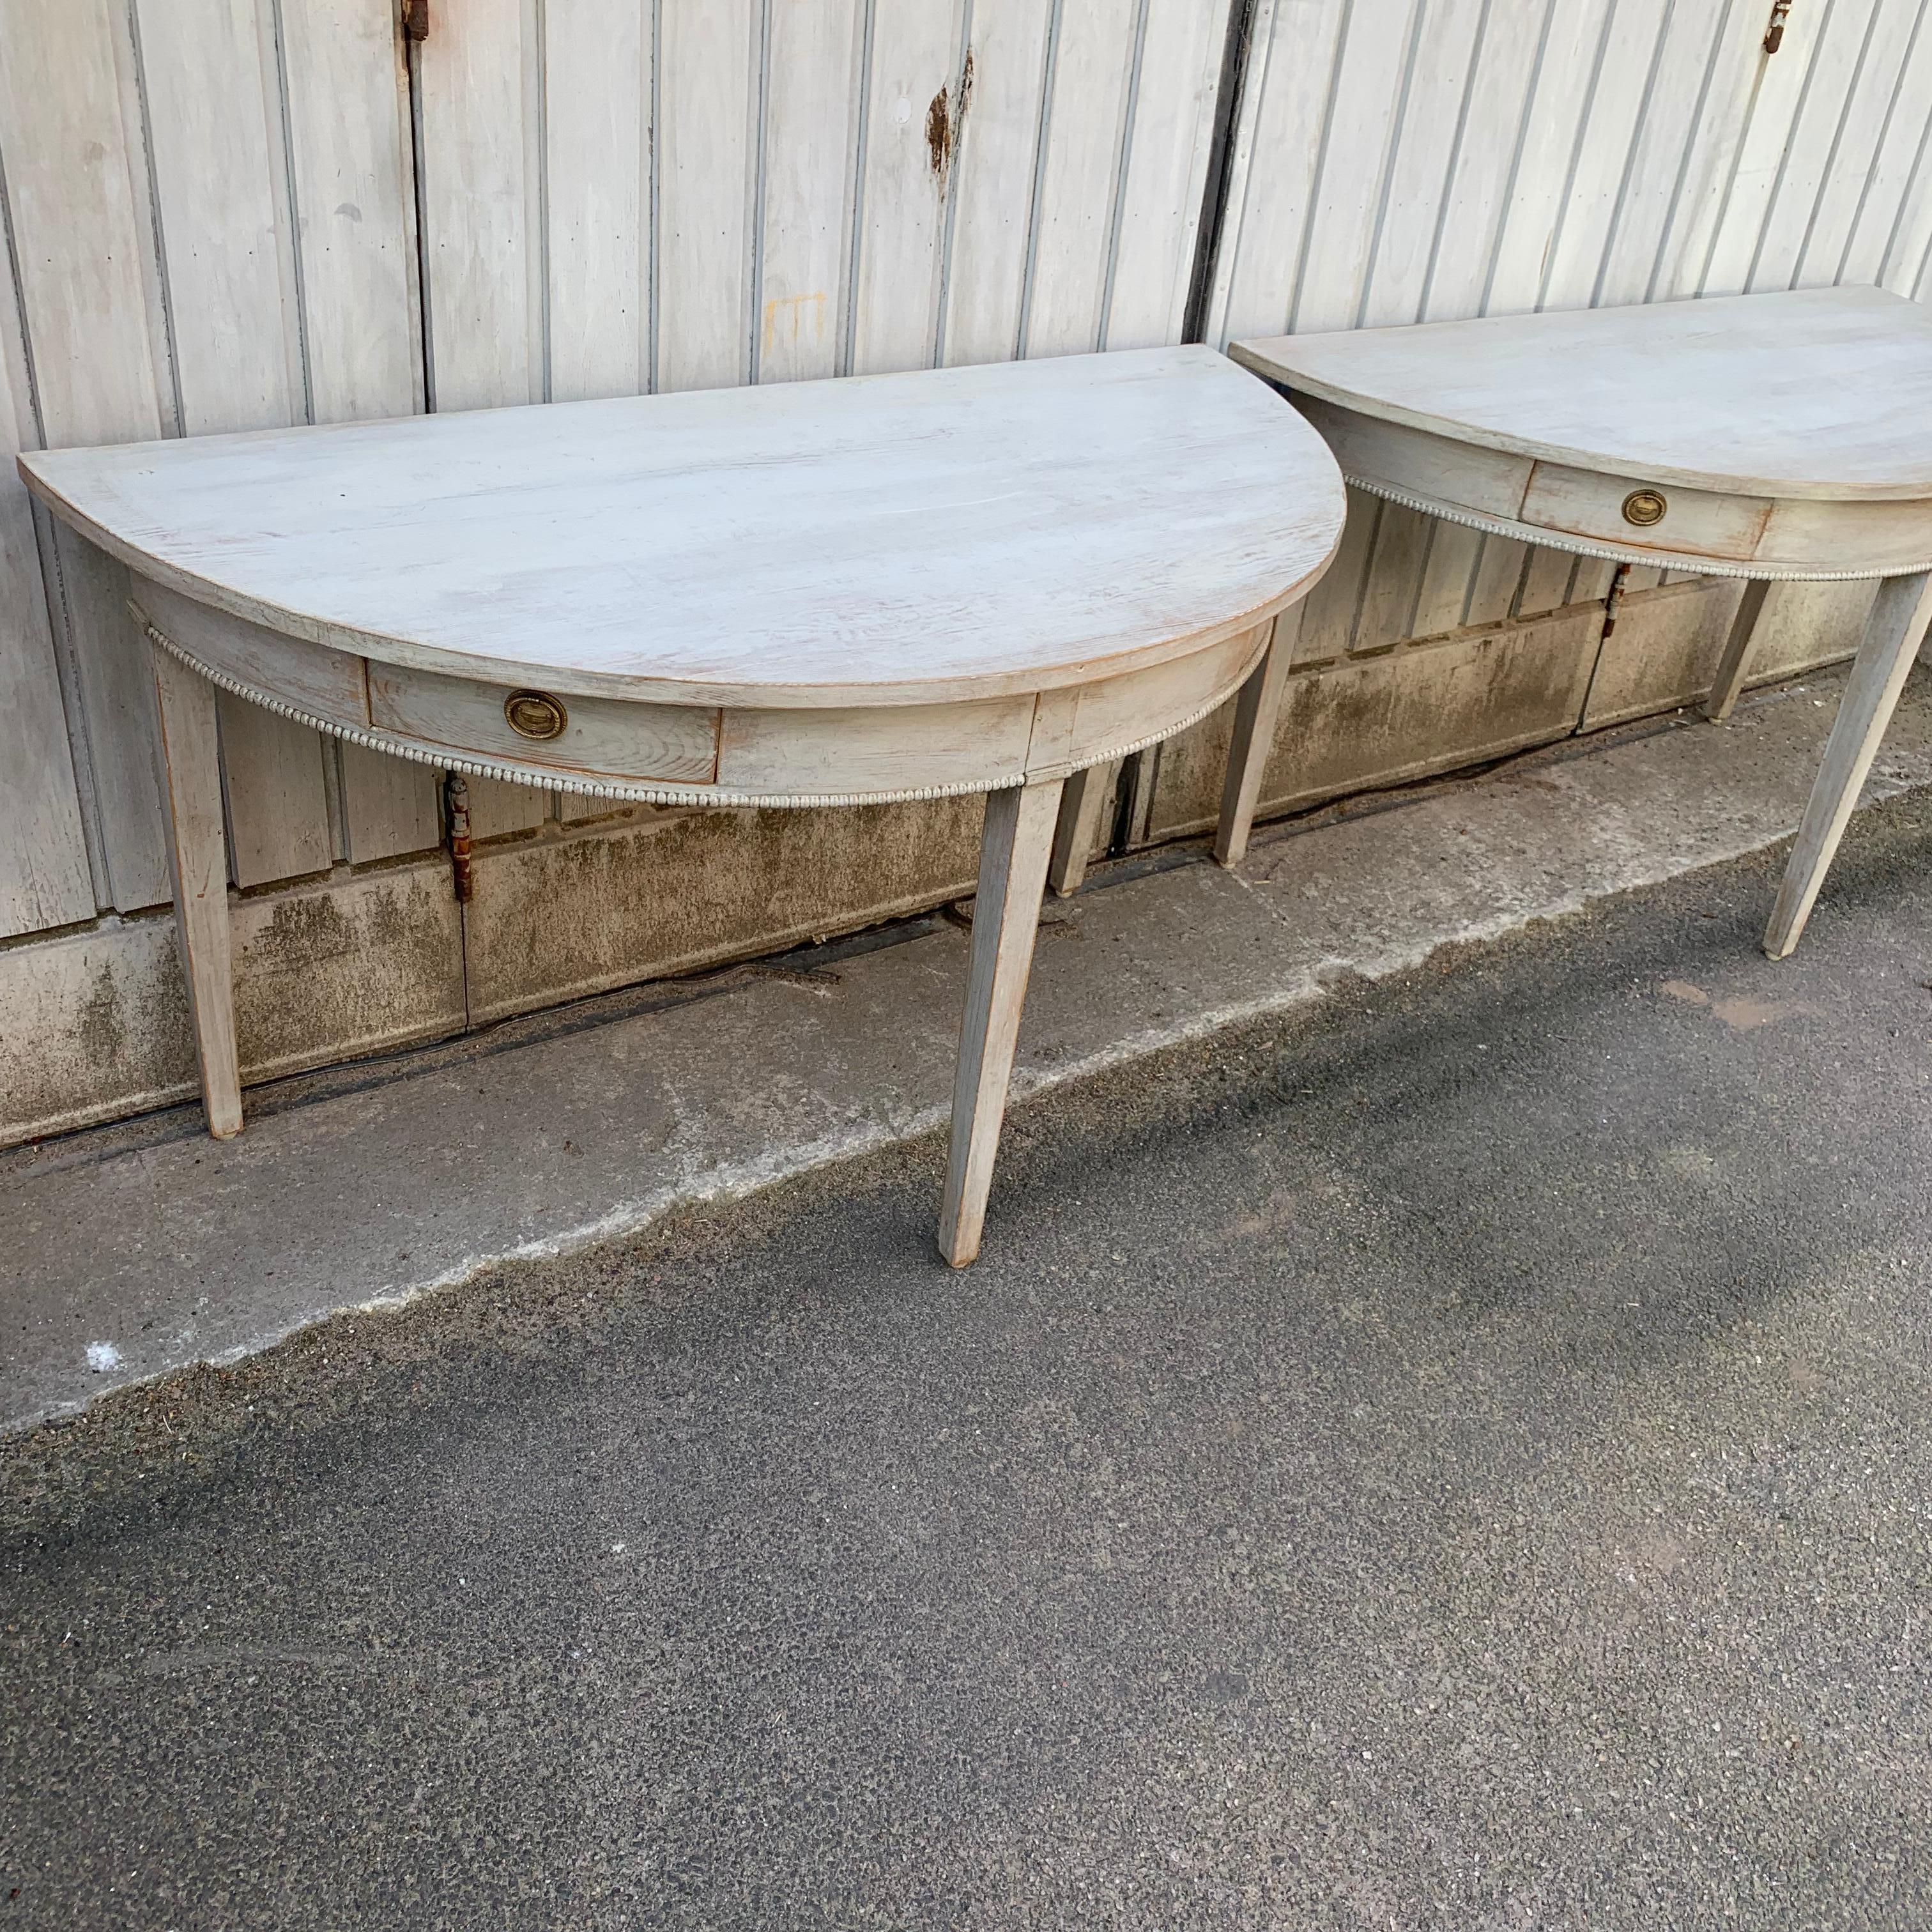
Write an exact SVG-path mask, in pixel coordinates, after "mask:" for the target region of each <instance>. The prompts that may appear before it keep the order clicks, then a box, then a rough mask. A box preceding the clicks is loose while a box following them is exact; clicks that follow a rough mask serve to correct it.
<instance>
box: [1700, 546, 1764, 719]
mask: <svg viewBox="0 0 1932 1932" xmlns="http://www.w3.org/2000/svg"><path fill="white" fill-rule="evenodd" d="M1770 588H1771V586H1770V585H1769V583H1767V582H1766V580H1764V579H1763V577H1752V578H1751V580H1750V581H1749V582H1748V583H1746V584H1745V594H1744V595H1743V596H1742V598H1739V601H1738V614H1737V615H1736V616H1735V617H1734V618H1733V619H1731V634H1730V636H1729V637H1727V638H1726V639H1725V640H1724V659H1723V661H1722V662H1721V663H1720V664H1719V665H1718V675H1717V676H1715V678H1714V679H1712V682H1711V689H1710V693H1709V695H1708V696H1707V697H1706V698H1705V700H1704V715H1705V716H1706V718H1709V720H1710V721H1711V722H1712V724H1723V723H1724V720H1725V719H1726V718H1728V717H1730V715H1731V709H1732V707H1733V706H1734V705H1735V704H1736V703H1737V701H1738V693H1739V691H1742V690H1743V688H1744V686H1745V665H1746V664H1748V663H1749V662H1750V661H1751V640H1752V638H1753V637H1754V636H1755V635H1756V634H1757V620H1758V619H1759V618H1760V616H1762V615H1763V612H1764V597H1765V592H1766V591H1768V590H1769V589H1770Z"/></svg>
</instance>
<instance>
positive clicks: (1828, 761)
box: [1764, 571, 1932, 959]
mask: <svg viewBox="0 0 1932 1932" xmlns="http://www.w3.org/2000/svg"><path fill="white" fill-rule="evenodd" d="M1928 619H1932V571H1921V572H1919V573H1918V574H1917V575H1916V576H1913V577H1888V578H1887V579H1886V580H1885V583H1884V584H1883V585H1882V586H1881V588H1880V589H1879V593H1878V601H1877V602H1876V604H1873V607H1872V613H1871V621H1870V622H1869V623H1868V624H1867V625H1866V626H1865V634H1864V642H1863V643H1861V644H1860V645H1859V646H1858V655H1857V657H1856V658H1854V659H1853V660H1852V675H1851V677H1850V679H1849V682H1847V683H1846V686H1845V694H1844V696H1843V698H1842V699H1841V700H1839V704H1838V718H1837V719H1836V721H1835V722H1834V723H1833V724H1832V735H1831V736H1830V737H1829V738H1828V739H1826V741H1825V761H1824V763H1823V764H1821V765H1820V766H1819V767H1818V776H1817V780H1816V781H1815V782H1814V784H1813V785H1812V787H1811V802H1810V803H1808V805H1806V806H1805V817H1804V818H1803V820H1802V821H1801V822H1800V823H1799V827H1798V843H1797V844H1796V846H1794V847H1793V849H1792V853H1791V862H1790V864H1789V865H1787V866H1786V868H1785V869H1784V883H1783V884H1782V885H1781V886H1779V887H1778V903H1777V904H1775V906H1773V907H1772V911H1771V923H1770V925H1769V926H1767V927H1766V929H1765V935H1764V950H1765V951H1766V953H1769V955H1770V956H1771V957H1772V959H1785V958H1787V957H1788V956H1790V953H1791V952H1792V950H1793V948H1794V947H1796V945H1797V944H1798V940H1799V935H1800V934H1801V933H1802V932H1804V930H1805V921H1806V920H1807V919H1809V918H1810V917H1811V907H1812V905H1813V904H1814V901H1816V900H1817V897H1818V888H1819V887H1820V886H1821V885H1823V883H1825V874H1826V870H1827V868H1829V866H1830V865H1831V862H1832V855H1833V854H1834V853H1835V852H1836V851H1837V850H1838V841H1839V840H1840V839H1841V838H1843V836H1844V831H1845V826H1846V822H1847V820H1849V818H1850V817H1851V815H1852V807H1853V806H1854V805H1856V804H1857V803H1858V791H1859V788H1860V787H1861V786H1862V785H1863V784H1864V781H1865V775H1866V774H1867V772H1869V771H1870V769H1871V762H1872V760H1873V757H1876V755H1877V752H1878V748H1879V740H1880V739H1882V738H1883V737H1884V736H1885V727H1886V725H1888V724H1890V723H1891V714H1892V712H1893V711H1894V709H1896V708H1897V704H1898V694H1899V693H1900V691H1903V689H1904V688H1905V680H1906V676H1907V674H1908V673H1909V672H1910V670H1911V669H1912V658H1913V657H1914V655H1915V654H1916V652H1917V651H1918V646H1919V642H1920V640H1921V639H1922V638H1923V637H1924V634H1925V627H1926V624H1927V620H1928Z"/></svg>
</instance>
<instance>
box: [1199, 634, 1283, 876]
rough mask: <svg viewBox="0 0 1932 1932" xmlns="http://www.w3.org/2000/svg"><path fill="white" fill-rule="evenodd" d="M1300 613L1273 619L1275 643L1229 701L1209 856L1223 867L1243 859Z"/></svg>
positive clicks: (1258, 797) (1272, 747)
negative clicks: (1228, 737) (1223, 770)
mask: <svg viewBox="0 0 1932 1932" xmlns="http://www.w3.org/2000/svg"><path fill="white" fill-rule="evenodd" d="M1301 609H1302V607H1301V605H1300V604H1292V605H1291V606H1290V607H1289V608H1288V609H1287V610H1284V611H1283V613H1281V615H1280V616H1279V617H1277V619H1275V620H1274V640H1273V642H1271V643H1270V644H1269V646H1268V651H1267V654H1266V655H1265V656H1264V657H1263V658H1262V661H1261V662H1260V663H1259V664H1256V667H1254V669H1253V670H1252V671H1251V672H1250V673H1249V674H1248V681H1247V683H1246V684H1244V685H1242V686H1241V695H1240V697H1238V698H1236V699H1235V736H1234V741H1233V742H1232V743H1231V744H1230V745H1229V747H1228V775H1227V777H1226V779H1225V780H1224V781H1223V784H1222V787H1221V822H1220V825H1219V826H1217V828H1216V829H1215V832H1214V856H1215V857H1216V858H1217V859H1219V860H1220V862H1221V863H1222V864H1223V865H1231V866H1232V865H1239V864H1240V863H1241V861H1242V859H1244V858H1245V857H1246V856H1247V850H1248V834H1249V832H1250V830H1251V829H1253V826H1254V822H1255V806H1256V803H1257V802H1259V799H1260V797H1261V793H1262V772H1264V771H1265V770H1266V769H1267V768H1268V754H1269V752H1270V751H1272V750H1273V749H1274V724H1275V719H1276V718H1277V716H1278V715H1279V714H1280V710H1281V688H1282V685H1283V684H1284V683H1285V682H1286V681H1287V678H1288V667H1289V660H1290V659H1291V658H1293V656H1294V655H1295V641H1296V640H1297V639H1298V638H1299V637H1300V636H1301Z"/></svg>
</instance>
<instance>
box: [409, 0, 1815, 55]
mask: <svg viewBox="0 0 1932 1932" xmlns="http://www.w3.org/2000/svg"><path fill="white" fill-rule="evenodd" d="M417 4H418V5H424V4H425V0H417ZM1790 11H1791V0H1772V7H1771V25H1770V26H1768V27H1767V28H1766V29H1765V30H1764V50H1765V52H1766V53H1768V54H1775V53H1776V52H1777V51H1778V49H1779V48H1780V47H1781V46H1784V20H1785V16H1786V15H1787V13H1790Z"/></svg>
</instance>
